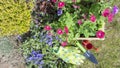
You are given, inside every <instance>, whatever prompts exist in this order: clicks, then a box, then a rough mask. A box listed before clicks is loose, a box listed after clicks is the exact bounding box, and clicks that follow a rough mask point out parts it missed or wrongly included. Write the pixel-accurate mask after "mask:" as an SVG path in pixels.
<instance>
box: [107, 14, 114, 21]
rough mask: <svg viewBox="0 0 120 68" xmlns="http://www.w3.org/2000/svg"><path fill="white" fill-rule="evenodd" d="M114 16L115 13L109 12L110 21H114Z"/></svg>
mask: <svg viewBox="0 0 120 68" xmlns="http://www.w3.org/2000/svg"><path fill="white" fill-rule="evenodd" d="M113 17H114V15H113V14H112V13H111V14H109V16H108V22H112V21H113Z"/></svg>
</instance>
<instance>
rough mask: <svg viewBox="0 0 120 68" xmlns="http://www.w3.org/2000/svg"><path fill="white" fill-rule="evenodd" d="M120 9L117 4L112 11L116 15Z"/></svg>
mask: <svg viewBox="0 0 120 68" xmlns="http://www.w3.org/2000/svg"><path fill="white" fill-rule="evenodd" d="M118 11H119V8H118V7H117V6H116V5H115V6H114V7H113V10H112V13H113V14H114V15H115V14H117V13H118Z"/></svg>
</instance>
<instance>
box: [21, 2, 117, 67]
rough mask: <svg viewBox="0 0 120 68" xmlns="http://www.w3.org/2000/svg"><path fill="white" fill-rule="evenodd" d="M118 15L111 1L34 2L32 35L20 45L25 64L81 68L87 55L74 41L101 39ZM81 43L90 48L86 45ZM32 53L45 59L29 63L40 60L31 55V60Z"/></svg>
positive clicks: (90, 45)
mask: <svg viewBox="0 0 120 68" xmlns="http://www.w3.org/2000/svg"><path fill="white" fill-rule="evenodd" d="M117 12H118V8H117V6H114V7H113V9H111V8H110V2H107V1H101V0H100V1H98V0H95V1H94V0H84V1H82V0H59V1H58V0H36V2H35V7H34V9H33V11H32V13H31V15H32V18H33V20H32V22H31V28H30V32H31V33H30V35H31V36H30V37H29V38H28V39H27V40H26V41H25V42H24V43H23V46H22V50H23V55H24V56H25V58H26V59H30V61H29V62H27V61H26V63H28V65H30V64H31V65H33V66H38V67H39V66H40V67H41V66H42V67H43V68H66V67H67V68H69V67H70V68H76V67H72V66H76V65H80V64H81V63H83V62H84V59H85V55H86V56H87V54H85V55H83V54H82V53H81V50H83V48H81V50H79V48H80V46H76V43H77V42H78V41H77V40H76V38H79V37H86V38H87V37H97V38H100V39H101V38H104V37H105V32H104V31H103V30H101V28H102V27H103V24H104V23H106V21H107V22H109V23H110V22H112V20H113V18H114V16H115V14H116V13H117ZM82 44H83V45H85V47H86V48H87V49H91V48H93V46H92V44H90V43H89V42H86V41H83V42H82ZM33 51H40V52H39V53H38V54H40V55H41V54H42V55H44V56H42V58H41V57H39V58H40V60H38V61H36V60H32V59H33V58H34V57H35V58H37V59H39V58H38V56H37V55H36V56H34V54H32V58H31V53H32V52H33ZM83 51H84V50H83ZM88 53H90V52H88ZM36 62H37V63H40V64H36ZM42 62H44V63H42ZM41 63H42V64H41ZM69 65H70V66H69Z"/></svg>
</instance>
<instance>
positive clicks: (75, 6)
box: [72, 4, 80, 9]
mask: <svg viewBox="0 0 120 68" xmlns="http://www.w3.org/2000/svg"><path fill="white" fill-rule="evenodd" d="M72 6H73V7H74V8H75V9H77V8H80V6H77V5H75V4H73V5H72Z"/></svg>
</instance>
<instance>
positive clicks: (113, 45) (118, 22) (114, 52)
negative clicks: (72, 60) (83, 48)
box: [80, 0, 120, 68]
mask: <svg viewBox="0 0 120 68" xmlns="http://www.w3.org/2000/svg"><path fill="white" fill-rule="evenodd" d="M113 4H115V5H117V6H119V8H120V2H119V0H115V1H114V3H113ZM105 31H106V38H105V40H104V41H92V43H93V44H94V46H95V47H99V48H100V50H99V52H98V53H95V52H94V51H93V53H94V54H95V56H96V58H97V60H98V62H99V64H97V65H95V64H93V63H92V62H90V61H89V60H87V61H85V63H84V64H83V65H81V66H80V68H120V12H119V13H118V14H117V15H116V16H115V18H114V21H113V22H112V23H106V29H105Z"/></svg>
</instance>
